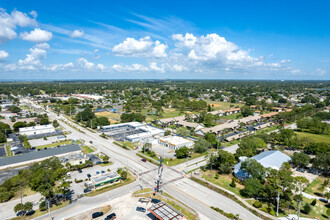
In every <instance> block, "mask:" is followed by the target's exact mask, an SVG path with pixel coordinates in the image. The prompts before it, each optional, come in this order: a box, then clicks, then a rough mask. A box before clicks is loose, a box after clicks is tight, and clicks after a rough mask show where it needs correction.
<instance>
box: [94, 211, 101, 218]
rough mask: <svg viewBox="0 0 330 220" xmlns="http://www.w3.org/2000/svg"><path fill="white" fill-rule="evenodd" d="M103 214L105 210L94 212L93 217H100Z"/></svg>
mask: <svg viewBox="0 0 330 220" xmlns="http://www.w3.org/2000/svg"><path fill="white" fill-rule="evenodd" d="M102 215H103V212H94V213H93V214H92V218H98V217H100V216H102Z"/></svg>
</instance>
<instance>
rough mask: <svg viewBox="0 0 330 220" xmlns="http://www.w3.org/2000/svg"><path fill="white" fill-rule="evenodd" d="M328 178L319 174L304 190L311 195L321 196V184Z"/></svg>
mask: <svg viewBox="0 0 330 220" xmlns="http://www.w3.org/2000/svg"><path fill="white" fill-rule="evenodd" d="M326 179H327V178H325V177H322V176H318V177H317V178H316V179H315V180H313V182H312V183H311V184H309V185H308V187H307V188H306V189H305V190H304V192H305V193H308V194H311V195H317V196H320V195H321V194H322V192H321V190H319V188H320V186H321V184H322V183H323V182H324V180H326Z"/></svg>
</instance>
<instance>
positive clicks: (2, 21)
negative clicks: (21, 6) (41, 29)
mask: <svg viewBox="0 0 330 220" xmlns="http://www.w3.org/2000/svg"><path fill="white" fill-rule="evenodd" d="M31 13H32V12H31ZM32 16H33V18H31V17H30V16H29V15H27V14H26V13H23V12H20V11H16V10H13V11H12V12H11V13H10V14H8V13H7V12H6V10H5V9H3V8H0V43H5V42H7V41H9V40H12V39H15V38H16V36H17V34H16V32H15V29H16V27H17V26H19V27H27V26H35V25H36V24H37V22H36V20H35V18H36V16H37V15H36V14H34V15H32Z"/></svg>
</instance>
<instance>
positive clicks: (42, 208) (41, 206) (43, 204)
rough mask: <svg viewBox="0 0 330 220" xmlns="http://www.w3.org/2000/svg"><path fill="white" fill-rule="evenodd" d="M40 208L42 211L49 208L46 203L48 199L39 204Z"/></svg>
mask: <svg viewBox="0 0 330 220" xmlns="http://www.w3.org/2000/svg"><path fill="white" fill-rule="evenodd" d="M39 210H40V211H46V210H47V203H46V201H42V202H41V203H40V204H39Z"/></svg>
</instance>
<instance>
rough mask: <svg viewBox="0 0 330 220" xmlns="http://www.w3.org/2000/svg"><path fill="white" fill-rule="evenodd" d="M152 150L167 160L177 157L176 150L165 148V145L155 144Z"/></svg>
mask: <svg viewBox="0 0 330 220" xmlns="http://www.w3.org/2000/svg"><path fill="white" fill-rule="evenodd" d="M152 150H153V151H155V152H156V153H157V154H159V155H160V156H162V157H166V158H173V157H174V155H175V150H173V149H172V148H169V147H164V146H163V145H160V144H153V145H152Z"/></svg>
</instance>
